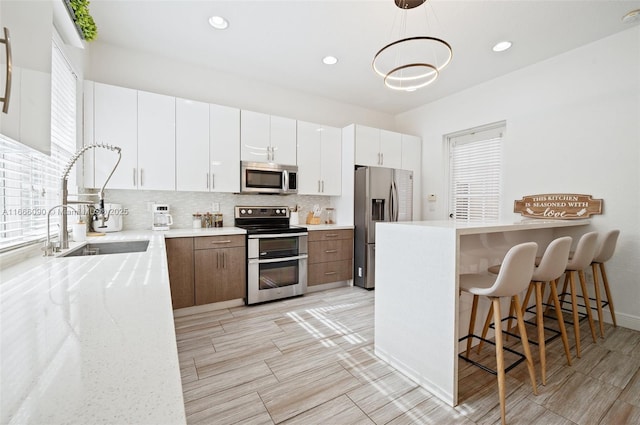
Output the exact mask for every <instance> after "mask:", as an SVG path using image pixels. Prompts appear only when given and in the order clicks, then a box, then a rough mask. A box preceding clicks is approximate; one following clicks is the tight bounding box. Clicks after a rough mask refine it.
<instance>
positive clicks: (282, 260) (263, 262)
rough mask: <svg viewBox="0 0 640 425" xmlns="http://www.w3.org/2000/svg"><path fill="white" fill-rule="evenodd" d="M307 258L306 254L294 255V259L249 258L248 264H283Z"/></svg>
mask: <svg viewBox="0 0 640 425" xmlns="http://www.w3.org/2000/svg"><path fill="white" fill-rule="evenodd" d="M307 258H309V256H308V255H307V254H302V255H296V256H295V257H283V258H269V259H266V260H261V259H259V258H250V259H249V264H267V263H284V262H285V261H293V260H306V259H307Z"/></svg>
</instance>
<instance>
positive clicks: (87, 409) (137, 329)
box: [0, 231, 186, 425]
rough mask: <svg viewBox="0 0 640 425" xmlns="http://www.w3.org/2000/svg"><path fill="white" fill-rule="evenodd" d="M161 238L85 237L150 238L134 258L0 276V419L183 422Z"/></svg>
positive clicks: (144, 235) (72, 261) (55, 262)
mask: <svg viewBox="0 0 640 425" xmlns="http://www.w3.org/2000/svg"><path fill="white" fill-rule="evenodd" d="M164 233H165V232H152V231H141V232H117V233H109V234H107V235H105V236H101V237H95V238H90V239H91V241H92V242H108V241H115V240H134V239H149V240H150V243H149V247H148V249H147V251H146V252H142V253H125V254H110V255H99V256H84V257H69V258H54V257H47V258H43V257H32V258H30V259H28V260H26V261H23V262H21V263H19V264H17V265H15V266H12V267H10V268H8V269H5V270H2V271H1V274H0V320H1V322H0V326H1V327H0V337H1V339H0V343H1V346H0V349H1V358H0V361H1V372H0V373H1V376H0V382H1V384H0V385H1V386H0V399H1V403H2V404H1V406H0V423H2V424H26V423H29V424H47V425H53V424H118V425H120V424H153V425H156V424H183V423H185V422H186V420H185V411H184V402H183V398H182V385H181V381H180V369H179V363H178V355H177V348H176V338H175V330H174V324H173V314H172V308H171V293H170V288H169V277H168V272H167V261H166V254H165V245H164V236H165V235H164ZM76 245H77V244H76Z"/></svg>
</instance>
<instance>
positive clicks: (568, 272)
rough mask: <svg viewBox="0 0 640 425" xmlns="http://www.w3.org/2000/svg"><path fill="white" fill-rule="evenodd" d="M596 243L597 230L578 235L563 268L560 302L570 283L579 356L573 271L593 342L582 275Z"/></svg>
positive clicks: (590, 315)
mask: <svg viewBox="0 0 640 425" xmlns="http://www.w3.org/2000/svg"><path fill="white" fill-rule="evenodd" d="M597 243H598V232H589V233H585V234H584V235H582V236H581V237H580V240H579V241H578V246H577V247H576V251H575V253H574V254H573V257H571V259H570V260H569V262H568V263H567V267H566V269H565V278H564V285H563V289H562V294H561V299H560V301H561V303H562V304H564V296H565V294H566V293H567V283H569V284H570V290H571V312H572V314H573V329H574V334H575V338H576V356H577V357H578V358H580V356H581V351H580V318H579V314H578V299H577V297H578V294H577V293H576V282H575V278H574V273H575V272H577V273H578V277H579V279H580V287H581V289H582V297H583V298H584V307H585V310H586V314H587V318H588V319H589V327H590V328H591V337H592V338H593V342H596V329H595V324H594V323H593V316H592V314H591V306H590V304H589V293H588V292H587V284H586V279H585V276H584V271H585V269H586V268H587V267H589V265H590V264H591V262H592V261H593V258H594V256H595V253H596V249H597Z"/></svg>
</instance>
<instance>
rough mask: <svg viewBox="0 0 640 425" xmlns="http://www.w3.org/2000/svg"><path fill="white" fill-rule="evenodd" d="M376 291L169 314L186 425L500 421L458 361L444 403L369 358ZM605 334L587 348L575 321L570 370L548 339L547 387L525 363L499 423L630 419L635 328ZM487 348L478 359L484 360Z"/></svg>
mask: <svg viewBox="0 0 640 425" xmlns="http://www.w3.org/2000/svg"><path fill="white" fill-rule="evenodd" d="M374 296H375V291H371V292H369V291H366V290H363V289H361V288H357V287H345V288H338V289H332V290H328V291H322V292H316V293H312V294H307V295H305V296H304V297H300V298H293V299H288V300H282V301H277V302H274V303H268V304H262V305H257V306H251V307H236V308H230V309H225V310H218V311H213V312H206V313H198V314H192V315H189V316H184V317H177V318H176V319H175V327H176V335H177V340H178V352H179V357H180V366H181V373H182V384H183V394H184V400H185V408H186V413H187V422H188V423H189V424H215V425H222V424H304V425H308V424H332V425H339V424H345V425H346V424H349V425H352V424H353V425H355V424H394V425H395V424H495V423H499V420H500V410H499V406H498V396H497V384H496V379H495V377H494V376H493V375H490V374H488V373H486V372H484V371H482V370H480V369H479V368H477V367H474V366H471V365H469V364H468V363H466V362H464V361H460V363H459V375H460V382H459V391H460V404H459V405H458V406H457V407H455V408H452V407H449V406H447V405H445V404H444V403H443V402H441V401H440V400H439V399H437V398H436V397H434V396H433V395H431V394H430V393H429V392H427V391H426V390H424V389H422V388H421V387H419V386H417V385H416V384H415V383H414V382H412V381H411V380H409V379H408V378H406V377H405V376H403V375H402V374H400V373H399V372H397V371H396V370H394V369H393V368H392V367H390V366H388V365H386V364H385V363H384V362H382V361H380V360H378V359H377V358H376V357H375V355H374V354H373V336H374V332H373V326H374V323H373V322H374V318H373V310H374ZM570 328H571V326H568V331H569V341H571V340H572V338H573V333H572V331H571V329H570ZM582 329H584V330H582ZM605 330H606V336H605V339H599V340H598V342H597V343H596V344H594V343H593V342H592V340H591V336H590V333H589V331H588V324H587V323H586V322H585V323H584V324H583V325H582V328H581V335H582V358H581V359H576V358H575V349H574V347H573V346H572V353H573V359H572V362H573V365H572V366H571V367H569V366H567V365H566V358H565V356H564V351H563V349H562V344H561V342H560V340H559V339H556V340H555V341H553V342H551V343H550V344H548V345H547V385H546V386H542V385H539V386H538V395H537V396H535V395H534V394H533V393H532V389H531V385H530V382H529V378H528V374H527V370H526V366H525V365H524V363H523V364H520V365H519V366H517V367H516V368H515V369H513V370H512V371H511V372H509V373H508V374H507V421H508V423H510V424H534V423H535V424H574V423H576V424H616V425H618V424H639V423H640V332H636V331H632V330H629V329H625V328H621V327H618V328H613V327H612V326H611V325H607V326H606V327H605ZM398 331H399V332H401V330H398ZM511 341H512V343H514V344H515V338H511ZM492 350H493V347H492V346H488V348H484V349H483V351H482V352H481V353H480V354H479V355H477V356H478V358H486V360H487V361H490V360H491V359H493V358H494V357H495V356H494V355H493V352H492ZM532 350H533V353H534V357H535V359H536V361H537V353H536V352H537V347H535V346H532ZM539 373H540V372H539V370H538V376H539Z"/></svg>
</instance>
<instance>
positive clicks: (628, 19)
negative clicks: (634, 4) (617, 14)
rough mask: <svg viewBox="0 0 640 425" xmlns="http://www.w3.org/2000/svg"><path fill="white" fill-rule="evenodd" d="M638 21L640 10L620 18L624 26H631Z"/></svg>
mask: <svg viewBox="0 0 640 425" xmlns="http://www.w3.org/2000/svg"><path fill="white" fill-rule="evenodd" d="M638 21H640V9H636V10H632V11H631V12H629V13H627V14H626V15H624V16H623V17H622V22H624V23H625V24H633V23H635V22H638Z"/></svg>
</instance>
